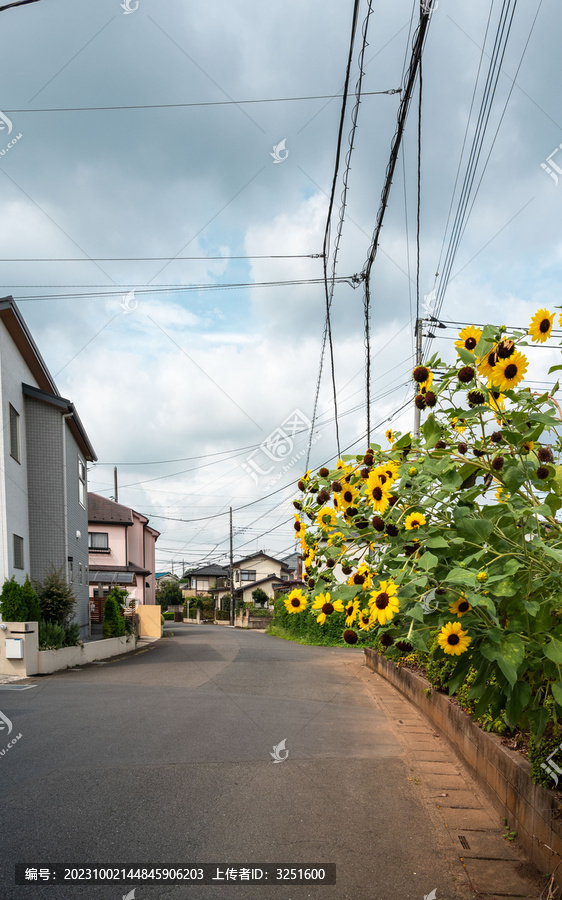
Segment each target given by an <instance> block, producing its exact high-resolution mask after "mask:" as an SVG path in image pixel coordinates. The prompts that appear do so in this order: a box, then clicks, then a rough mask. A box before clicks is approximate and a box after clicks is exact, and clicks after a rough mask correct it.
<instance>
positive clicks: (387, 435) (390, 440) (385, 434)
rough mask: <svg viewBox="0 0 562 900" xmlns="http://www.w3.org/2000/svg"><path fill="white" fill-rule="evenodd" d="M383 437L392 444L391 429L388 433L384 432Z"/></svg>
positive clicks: (392, 433)
mask: <svg viewBox="0 0 562 900" xmlns="http://www.w3.org/2000/svg"><path fill="white" fill-rule="evenodd" d="M384 436H385V438H386V439H387V441H388V443H389V444H393V443H394V432H393V430H392V428H389V429H388V431H385V433H384Z"/></svg>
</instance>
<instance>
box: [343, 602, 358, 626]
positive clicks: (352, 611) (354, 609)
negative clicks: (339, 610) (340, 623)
mask: <svg viewBox="0 0 562 900" xmlns="http://www.w3.org/2000/svg"><path fill="white" fill-rule="evenodd" d="M343 611H344V613H345V617H346V618H345V627H346V628H349V627H350V626H351V625H353V623H354V622H355V619H356V618H357V613H358V612H359V600H348V602H347V603H344V607H343Z"/></svg>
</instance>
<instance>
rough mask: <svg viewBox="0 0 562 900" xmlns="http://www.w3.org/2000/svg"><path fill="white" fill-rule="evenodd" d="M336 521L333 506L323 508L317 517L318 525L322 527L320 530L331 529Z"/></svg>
mask: <svg viewBox="0 0 562 900" xmlns="http://www.w3.org/2000/svg"><path fill="white" fill-rule="evenodd" d="M336 521H337V520H336V513H335V510H333V509H332V507H331V506H323V507H322V509H321V510H320V512H319V513H318V515H317V516H316V524H317V525H320V528H329V527H330V526H331V525H335V524H336Z"/></svg>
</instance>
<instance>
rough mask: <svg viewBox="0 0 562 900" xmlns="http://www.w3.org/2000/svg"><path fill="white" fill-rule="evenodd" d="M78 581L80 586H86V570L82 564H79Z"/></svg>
mask: <svg viewBox="0 0 562 900" xmlns="http://www.w3.org/2000/svg"><path fill="white" fill-rule="evenodd" d="M78 581H79V583H80V584H84V568H83V566H82V563H78Z"/></svg>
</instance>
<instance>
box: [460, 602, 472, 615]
mask: <svg viewBox="0 0 562 900" xmlns="http://www.w3.org/2000/svg"><path fill="white" fill-rule="evenodd" d="M469 607H470V603H469V602H468V600H463V601H462V603H459V612H462V613H465V612H468V610H469Z"/></svg>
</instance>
